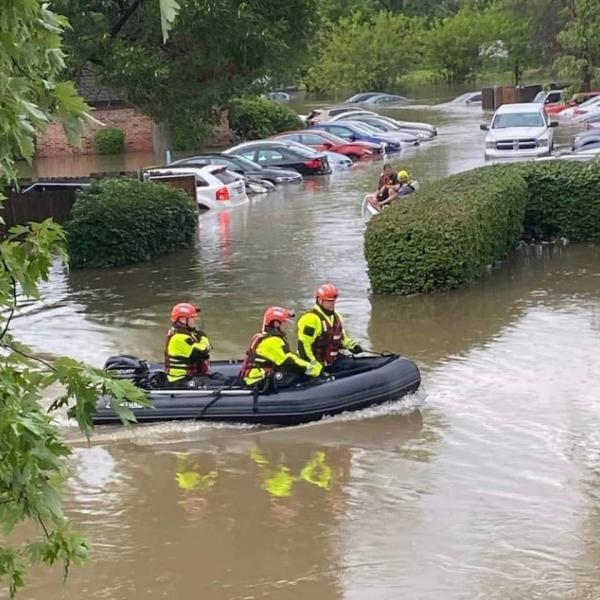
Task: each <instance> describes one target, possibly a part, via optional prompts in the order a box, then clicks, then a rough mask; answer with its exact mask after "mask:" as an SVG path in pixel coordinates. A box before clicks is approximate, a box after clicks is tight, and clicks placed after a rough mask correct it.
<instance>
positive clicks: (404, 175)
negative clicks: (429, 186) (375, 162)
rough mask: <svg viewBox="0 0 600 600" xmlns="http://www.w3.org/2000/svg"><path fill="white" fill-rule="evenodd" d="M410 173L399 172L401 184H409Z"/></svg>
mask: <svg viewBox="0 0 600 600" xmlns="http://www.w3.org/2000/svg"><path fill="white" fill-rule="evenodd" d="M408 179H409V176H408V171H398V181H399V182H400V183H408Z"/></svg>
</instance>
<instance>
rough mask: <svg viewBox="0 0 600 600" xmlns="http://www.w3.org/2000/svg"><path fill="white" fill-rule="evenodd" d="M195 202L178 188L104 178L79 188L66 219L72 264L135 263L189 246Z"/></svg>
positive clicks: (192, 231) (114, 264) (194, 222)
mask: <svg viewBox="0 0 600 600" xmlns="http://www.w3.org/2000/svg"><path fill="white" fill-rule="evenodd" d="M196 211H197V207H196V206H195V204H194V202H192V201H191V200H190V198H189V197H188V196H187V195H186V194H185V192H183V191H181V190H176V189H174V188H171V187H168V186H166V185H161V184H158V183H150V182H141V181H137V180H135V179H106V180H104V181H102V182H100V183H97V184H93V185H92V186H90V187H89V188H87V189H86V190H84V191H82V192H80V194H79V196H78V197H77V200H76V201H75V204H74V205H73V209H72V211H71V218H70V220H69V221H68V223H67V224H66V230H67V236H68V237H67V239H68V250H69V261H70V264H71V265H72V266H73V267H78V268H82V267H90V268H92V267H114V266H119V265H126V264H132V263H138V262H142V261H145V260H149V259H151V258H154V257H156V256H160V255H162V254H167V253H169V252H172V251H174V250H176V249H178V248H182V247H186V246H189V245H190V244H191V243H192V242H193V240H194V237H195V232H196V226H197V218H196Z"/></svg>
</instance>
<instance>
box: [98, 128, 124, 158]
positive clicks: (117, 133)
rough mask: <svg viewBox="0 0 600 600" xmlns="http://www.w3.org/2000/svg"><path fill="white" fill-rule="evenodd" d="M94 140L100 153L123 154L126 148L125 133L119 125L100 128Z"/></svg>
mask: <svg viewBox="0 0 600 600" xmlns="http://www.w3.org/2000/svg"><path fill="white" fill-rule="evenodd" d="M94 142H95V144H96V150H97V151H98V154H122V153H123V151H124V150H125V134H124V133H123V131H122V130H121V129H119V128H118V127H104V128H103V129H98V131H97V132H96V134H95V136H94Z"/></svg>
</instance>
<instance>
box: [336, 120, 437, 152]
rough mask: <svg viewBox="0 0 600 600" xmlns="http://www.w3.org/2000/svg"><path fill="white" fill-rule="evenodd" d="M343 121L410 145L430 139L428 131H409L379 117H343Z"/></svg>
mask: <svg viewBox="0 0 600 600" xmlns="http://www.w3.org/2000/svg"><path fill="white" fill-rule="evenodd" d="M341 122H342V123H357V124H359V125H362V126H363V128H365V127H366V128H367V129H368V130H369V131H372V132H373V133H378V134H385V135H387V136H390V137H392V136H393V138H394V140H396V139H397V140H399V141H400V142H403V143H405V144H408V145H409V146H418V145H419V143H420V142H421V140H426V139H429V137H428V136H427V134H426V133H422V134H419V133H416V132H414V131H408V130H405V129H402V128H400V127H394V126H393V125H391V124H390V123H388V122H386V121H383V120H381V119H378V118H377V117H360V116H359V117H357V118H356V119H352V120H350V119H348V120H346V119H341Z"/></svg>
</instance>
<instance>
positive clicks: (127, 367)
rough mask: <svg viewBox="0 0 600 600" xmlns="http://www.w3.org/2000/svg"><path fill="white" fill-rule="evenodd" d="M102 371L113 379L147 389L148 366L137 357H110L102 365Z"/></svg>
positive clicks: (128, 355) (123, 355) (149, 373)
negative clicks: (127, 380) (109, 374)
mask: <svg viewBox="0 0 600 600" xmlns="http://www.w3.org/2000/svg"><path fill="white" fill-rule="evenodd" d="M104 370H105V371H108V372H109V373H111V374H112V375H113V377H115V379H129V380H131V381H132V382H133V383H134V384H135V385H137V386H138V387H141V388H147V387H149V380H150V375H151V372H150V366H149V365H148V363H147V362H146V361H145V360H143V359H141V358H138V357H137V356H131V355H130V354H121V355H119V356H111V357H109V358H108V359H107V360H106V362H105V363H104Z"/></svg>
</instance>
